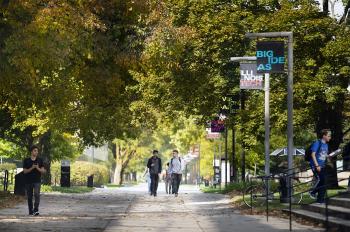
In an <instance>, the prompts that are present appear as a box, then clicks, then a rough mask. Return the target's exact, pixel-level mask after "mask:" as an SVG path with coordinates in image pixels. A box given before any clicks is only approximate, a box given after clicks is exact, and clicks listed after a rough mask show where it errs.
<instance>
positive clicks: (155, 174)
mask: <svg viewBox="0 0 350 232" xmlns="http://www.w3.org/2000/svg"><path fill="white" fill-rule="evenodd" d="M147 168H148V169H149V173H150V175H151V196H152V195H153V196H155V197H156V196H157V189H158V182H159V174H160V173H161V172H162V160H161V159H160V158H159V157H158V151H157V150H153V155H152V157H151V158H150V159H149V160H148V163H147Z"/></svg>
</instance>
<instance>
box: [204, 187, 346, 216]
mask: <svg viewBox="0 0 350 232" xmlns="http://www.w3.org/2000/svg"><path fill="white" fill-rule="evenodd" d="M247 186H249V183H235V184H229V185H228V186H227V188H226V189H225V188H224V187H221V188H220V187H219V186H217V187H216V188H214V187H201V191H202V192H204V193H218V194H228V195H230V196H231V199H232V204H233V205H234V207H235V208H238V209H240V210H242V212H243V213H251V209H250V207H248V206H247V205H245V203H244V201H243V191H244V189H245V188H246V187H247ZM276 187H277V186H273V188H274V189H276ZM340 191H341V190H340ZM274 192H275V194H274V198H273V200H270V201H269V212H270V213H271V215H276V216H279V215H281V212H282V209H286V208H288V207H289V205H288V203H286V204H282V203H280V194H279V192H278V191H274ZM338 192H339V189H329V190H328V191H327V194H328V196H329V197H332V196H336V195H337V194H338ZM299 197H300V195H298V196H297V198H298V199H299ZM314 202H315V200H314V199H312V198H311V197H310V196H309V194H308V193H303V195H302V200H301V202H300V204H297V203H293V205H292V207H293V209H296V208H300V207H301V205H302V204H311V203H314ZM253 205H254V204H253ZM265 212H266V199H265V197H261V198H259V199H258V200H257V203H256V205H254V207H253V213H254V214H263V213H265Z"/></svg>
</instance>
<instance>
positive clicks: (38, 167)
mask: <svg viewBox="0 0 350 232" xmlns="http://www.w3.org/2000/svg"><path fill="white" fill-rule="evenodd" d="M36 170H38V171H39V172H40V173H41V174H45V173H46V169H45V168H44V165H43V162H42V161H41V162H40V164H37V165H36Z"/></svg>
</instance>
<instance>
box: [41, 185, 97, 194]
mask: <svg viewBox="0 0 350 232" xmlns="http://www.w3.org/2000/svg"><path fill="white" fill-rule="evenodd" d="M92 190H94V188H89V187H86V186H72V187H69V188H67V187H60V186H49V185H42V186H41V192H42V193H48V192H60V193H88V192H91V191H92Z"/></svg>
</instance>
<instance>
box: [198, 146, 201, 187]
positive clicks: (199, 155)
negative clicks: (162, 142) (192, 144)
mask: <svg viewBox="0 0 350 232" xmlns="http://www.w3.org/2000/svg"><path fill="white" fill-rule="evenodd" d="M198 185H199V186H201V145H200V144H198Z"/></svg>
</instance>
